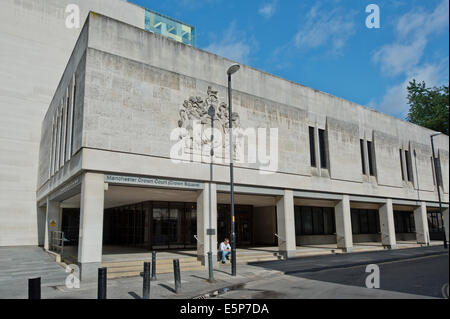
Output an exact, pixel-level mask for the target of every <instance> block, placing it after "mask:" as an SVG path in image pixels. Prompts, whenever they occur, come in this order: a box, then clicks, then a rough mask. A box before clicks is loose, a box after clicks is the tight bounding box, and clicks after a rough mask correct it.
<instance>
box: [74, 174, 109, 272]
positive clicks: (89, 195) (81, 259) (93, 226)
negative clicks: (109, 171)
mask: <svg viewBox="0 0 450 319" xmlns="http://www.w3.org/2000/svg"><path fill="white" fill-rule="evenodd" d="M104 184H105V183H104V176H103V174H98V173H85V174H84V175H83V178H82V183H81V203H80V233H79V241H78V264H79V266H80V279H81V280H93V279H96V278H97V274H98V271H97V269H98V268H99V267H101V263H102V245H103V204H104V195H105V194H104V193H105V185H104Z"/></svg>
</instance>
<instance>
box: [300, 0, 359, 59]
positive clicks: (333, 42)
mask: <svg viewBox="0 0 450 319" xmlns="http://www.w3.org/2000/svg"><path fill="white" fill-rule="evenodd" d="M301 25H302V26H301V28H300V30H299V31H298V32H297V34H296V35H295V44H296V46H297V47H298V48H302V49H314V48H318V47H321V46H329V47H330V49H331V51H332V52H334V53H339V52H340V51H341V50H342V49H343V48H344V46H345V44H346V42H347V40H348V39H350V37H351V36H352V35H353V34H354V33H355V12H354V11H346V10H343V9H341V8H334V9H331V10H330V8H324V9H322V8H320V4H317V5H315V6H314V7H312V8H311V9H310V11H309V12H308V14H307V15H306V21H302V22H301Z"/></svg>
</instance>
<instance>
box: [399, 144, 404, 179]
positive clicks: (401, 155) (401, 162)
mask: <svg viewBox="0 0 450 319" xmlns="http://www.w3.org/2000/svg"><path fill="white" fill-rule="evenodd" d="M399 151H400V167H401V169H402V180H405V167H403V151H402V150H401V149H400V150H399Z"/></svg>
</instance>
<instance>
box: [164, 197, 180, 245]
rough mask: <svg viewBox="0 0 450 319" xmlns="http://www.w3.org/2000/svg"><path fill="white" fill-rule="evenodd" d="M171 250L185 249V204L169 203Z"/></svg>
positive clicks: (168, 222)
mask: <svg viewBox="0 0 450 319" xmlns="http://www.w3.org/2000/svg"><path fill="white" fill-rule="evenodd" d="M169 208H170V209H169V216H168V217H169V218H168V221H167V224H168V230H169V248H184V236H183V220H184V218H183V217H184V216H183V215H184V204H183V203H181V204H180V203H169Z"/></svg>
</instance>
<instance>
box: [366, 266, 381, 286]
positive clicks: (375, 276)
mask: <svg viewBox="0 0 450 319" xmlns="http://www.w3.org/2000/svg"><path fill="white" fill-rule="evenodd" d="M366 273H370V274H369V275H368V276H367V277H366V287H367V288H369V289H373V288H375V289H378V288H380V267H378V265H375V264H370V265H367V266H366Z"/></svg>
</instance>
